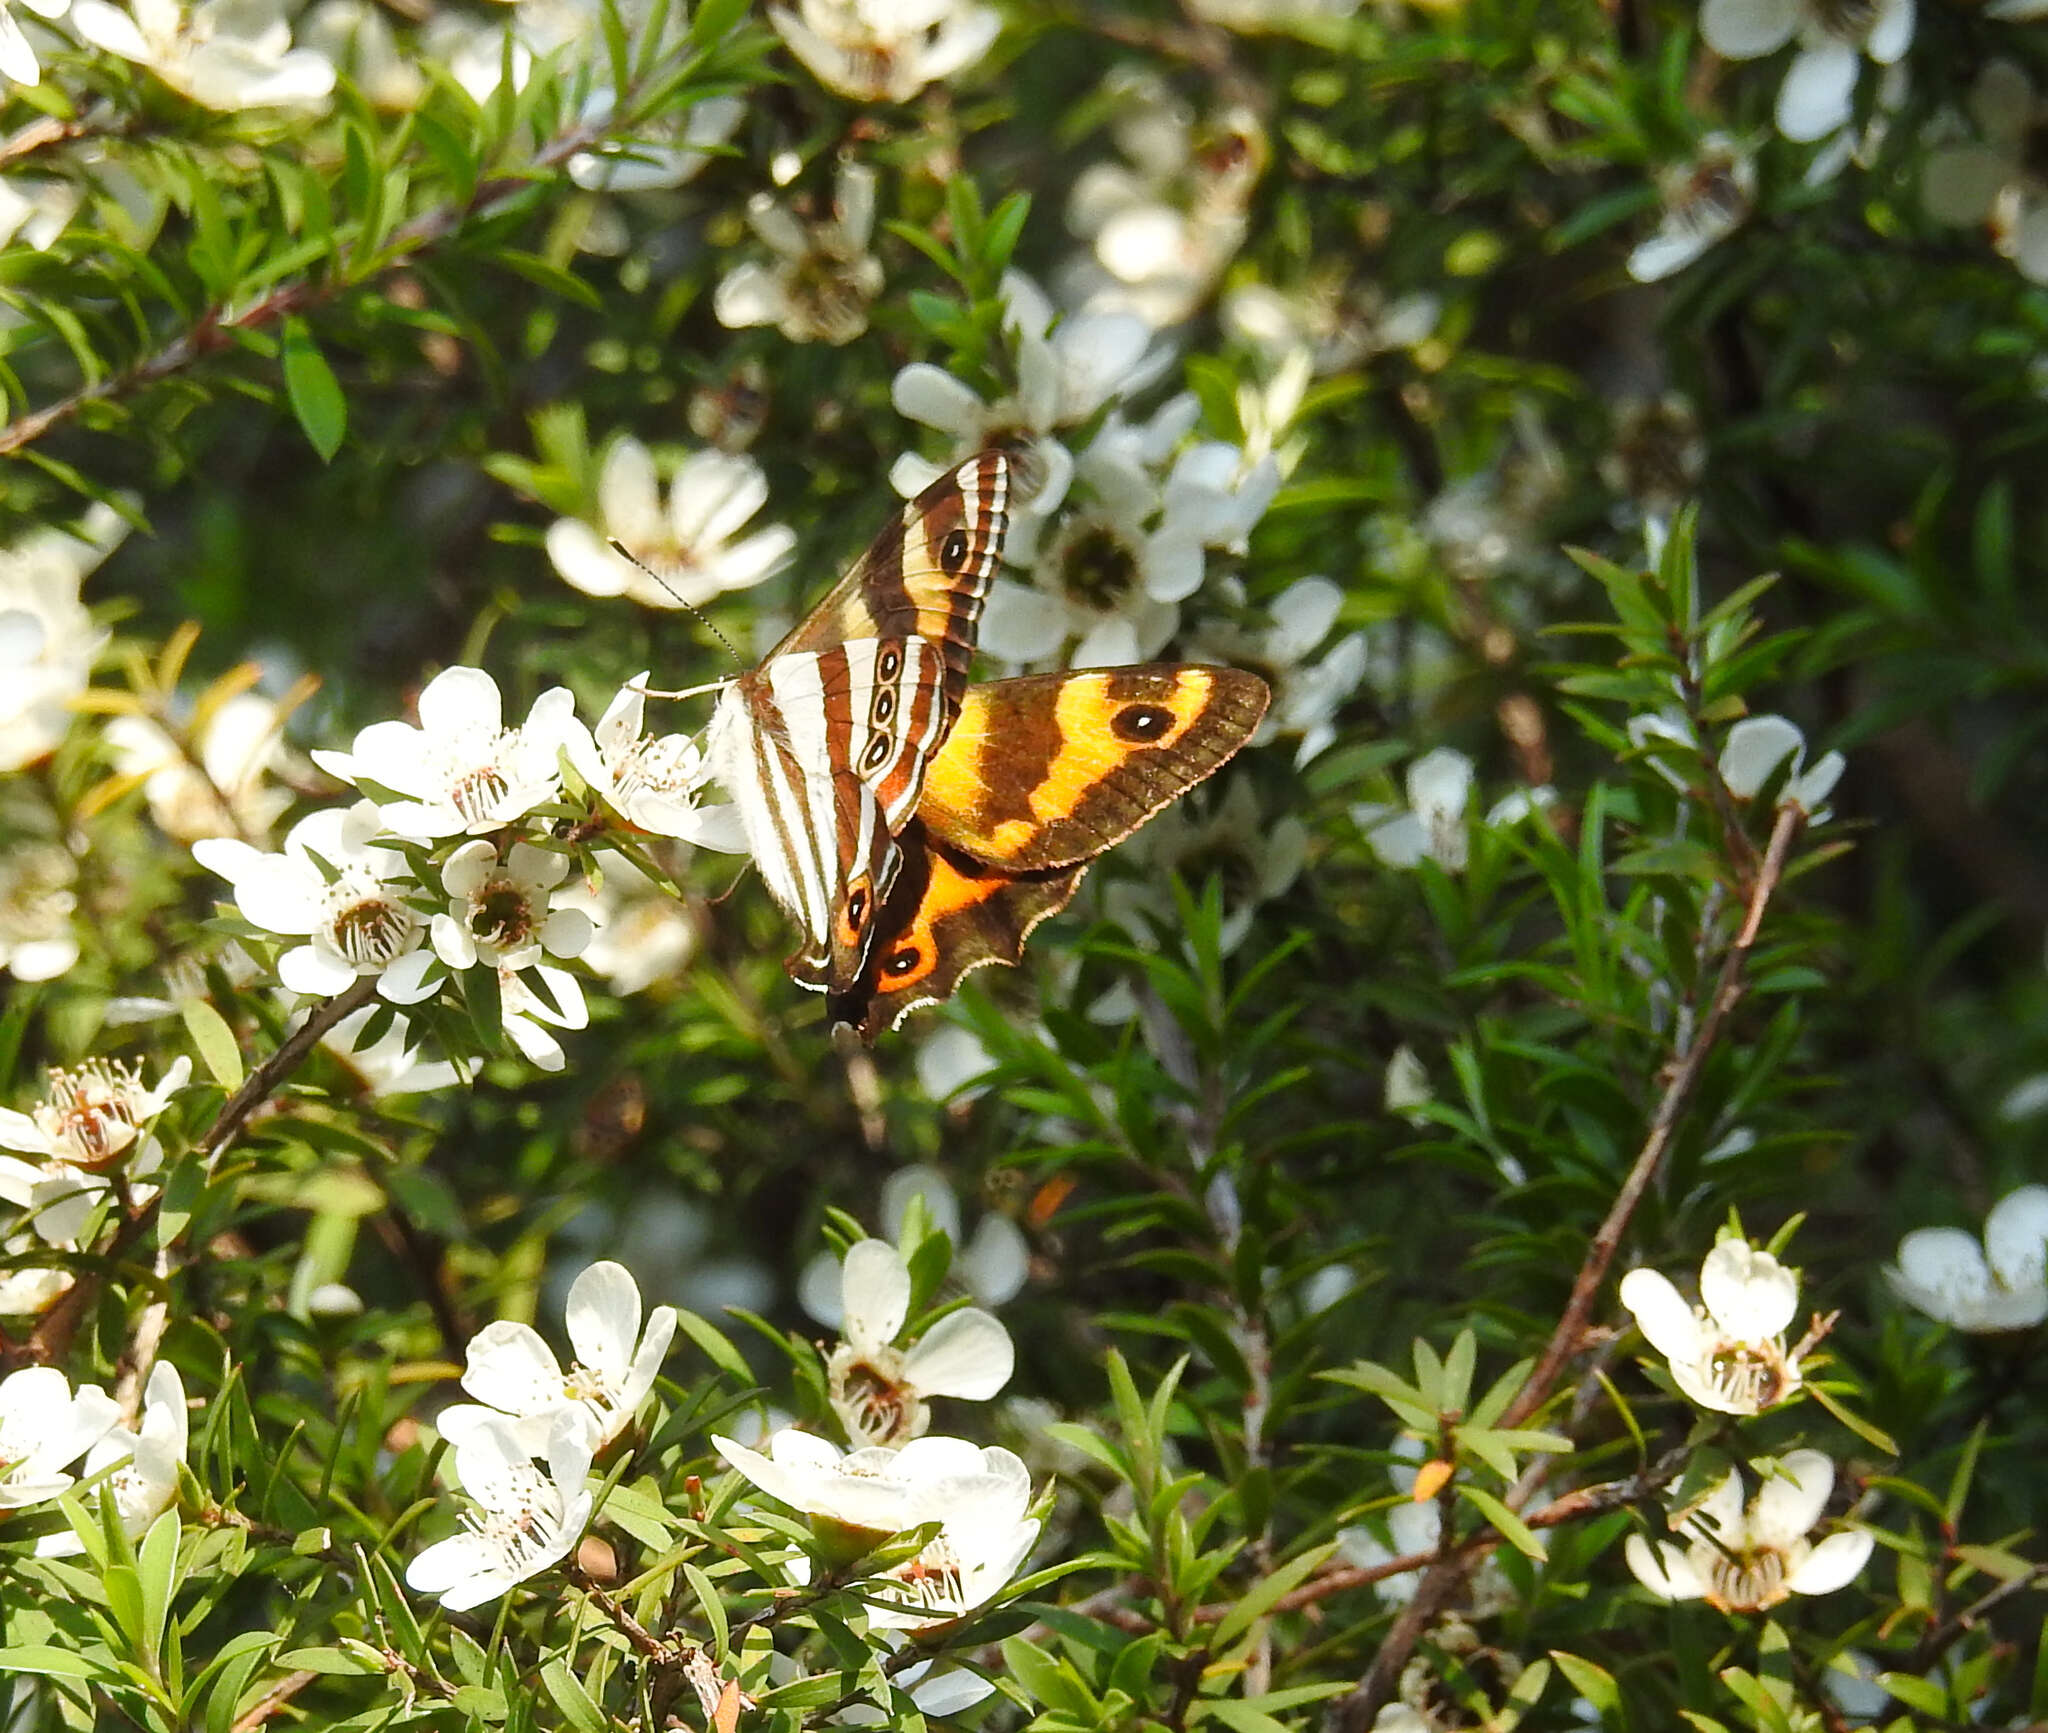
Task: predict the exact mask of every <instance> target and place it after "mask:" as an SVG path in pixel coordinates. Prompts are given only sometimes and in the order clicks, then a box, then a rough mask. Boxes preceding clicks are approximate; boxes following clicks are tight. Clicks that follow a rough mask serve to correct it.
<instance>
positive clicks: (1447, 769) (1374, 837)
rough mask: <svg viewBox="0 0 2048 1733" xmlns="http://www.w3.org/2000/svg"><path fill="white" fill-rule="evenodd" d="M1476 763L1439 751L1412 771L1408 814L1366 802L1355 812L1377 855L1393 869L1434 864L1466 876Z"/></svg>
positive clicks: (1418, 762) (1441, 748)
mask: <svg viewBox="0 0 2048 1733" xmlns="http://www.w3.org/2000/svg"><path fill="white" fill-rule="evenodd" d="M1472 769H1473V766H1472V760H1471V759H1469V758H1467V757H1466V756H1465V755H1464V753H1462V752H1459V751H1457V750H1456V749H1455V748H1453V747H1449V746H1439V747H1437V748H1436V750H1435V751H1433V752H1426V753H1424V754H1423V755H1422V756H1421V757H1420V758H1418V759H1416V760H1415V762H1414V763H1413V764H1411V765H1409V766H1408V808H1407V810H1406V811H1403V810H1402V809H1401V808H1399V807H1397V806H1388V805H1385V804H1384V803H1382V802H1378V801H1367V802H1364V803H1362V804H1361V805H1358V806H1354V807H1353V808H1352V809H1351V816H1352V818H1353V820H1354V821H1355V822H1356V823H1357V824H1358V826H1359V828H1360V829H1362V830H1363V831H1364V832H1365V840H1366V841H1367V842H1368V843H1370V844H1371V845H1372V851H1373V853H1374V854H1376V855H1378V856H1379V857H1380V859H1381V860H1383V861H1385V862H1386V863H1387V865H1388V866H1395V867H1412V866H1416V865H1419V864H1420V863H1421V862H1422V861H1423V860H1425V859H1427V860H1433V861H1435V862H1436V863H1437V865H1438V866H1440V867H1442V868H1443V869H1444V871H1445V872H1453V873H1455V872H1463V871H1464V870H1465V863H1466V862H1467V860H1469V859H1470V858H1471V834H1470V831H1469V830H1468V828H1467V825H1466V816H1465V815H1466V808H1467V807H1468V806H1469V805H1470V803H1471V799H1472Z"/></svg>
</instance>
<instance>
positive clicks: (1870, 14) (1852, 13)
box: [1811, 0, 1877, 42]
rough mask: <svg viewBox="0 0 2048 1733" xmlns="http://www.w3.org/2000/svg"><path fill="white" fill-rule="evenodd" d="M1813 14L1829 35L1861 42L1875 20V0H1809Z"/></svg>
mask: <svg viewBox="0 0 2048 1733" xmlns="http://www.w3.org/2000/svg"><path fill="white" fill-rule="evenodd" d="M1811 3H1812V6H1813V15H1814V17H1815V18H1816V19H1818V20H1819V22H1820V27H1821V28H1822V29H1823V30H1825V31H1826V32H1827V33H1828V34H1829V35H1830V36H1833V37H1837V38H1839V39H1840V40H1841V41H1843V42H1861V41H1862V40H1863V39H1864V37H1866V36H1868V35H1869V34H1870V27H1871V26H1872V25H1873V24H1875V23H1876V22H1877V0H1811Z"/></svg>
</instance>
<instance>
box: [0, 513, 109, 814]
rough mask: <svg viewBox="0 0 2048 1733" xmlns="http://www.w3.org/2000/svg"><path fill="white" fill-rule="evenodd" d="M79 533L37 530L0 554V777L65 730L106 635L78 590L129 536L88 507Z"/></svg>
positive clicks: (45, 750) (42, 752)
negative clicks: (72, 701)
mask: <svg viewBox="0 0 2048 1733" xmlns="http://www.w3.org/2000/svg"><path fill="white" fill-rule="evenodd" d="M80 529H81V532H82V533H81V534H79V535H75V536H74V535H69V534H66V533H65V532H64V531H62V530H55V529H39V530H34V531H31V532H30V533H29V534H28V535H26V536H24V537H23V538H22V539H21V540H19V541H17V542H15V543H13V544H11V545H10V546H7V547H4V548H0V773H4V772H6V771H10V770H20V769H22V768H23V767H24V766H26V765H30V764H34V763H35V762H36V761H37V760H38V759H41V758H44V757H46V756H47V755H48V754H49V753H50V751H51V750H52V749H53V748H54V747H55V746H56V744H57V742H58V741H60V740H62V739H63V738H64V734H65V731H66V730H67V729H68V728H69V727H70V726H71V714H72V713H71V700H72V699H73V698H75V697H77V695H78V694H79V693H81V692H83V691H84V690H85V687H86V682H87V681H88V680H90V679H91V678H92V667H93V663H94V662H95V661H97V660H98V658H99V653H100V651H101V650H102V649H104V648H105V647H106V642H107V634H106V633H105V632H104V631H102V630H101V629H100V628H99V627H98V626H97V625H95V624H94V623H93V618H92V615H91V614H90V613H88V612H87V610H86V607H85V604H84V603H83V602H82V601H80V600H79V597H78V591H79V585H80V584H81V583H83V582H84V580H85V577H86V574H87V573H89V572H90V571H92V569H93V568H94V567H95V566H97V565H98V564H99V563H100V561H101V560H103V559H105V558H106V557H107V555H108V554H109V553H111V552H112V551H113V550H114V549H115V548H116V547H117V546H119V545H120V542H121V539H122V537H123V536H125V535H126V534H127V533H128V526H127V525H126V523H124V522H123V521H122V519H121V518H120V517H119V516H118V515H117V514H116V513H115V512H114V511H113V509H112V508H111V507H108V506H103V505H95V506H94V507H93V508H92V509H91V510H90V511H89V512H87V513H86V515H85V518H84V520H83V522H82V523H81V525H80Z"/></svg>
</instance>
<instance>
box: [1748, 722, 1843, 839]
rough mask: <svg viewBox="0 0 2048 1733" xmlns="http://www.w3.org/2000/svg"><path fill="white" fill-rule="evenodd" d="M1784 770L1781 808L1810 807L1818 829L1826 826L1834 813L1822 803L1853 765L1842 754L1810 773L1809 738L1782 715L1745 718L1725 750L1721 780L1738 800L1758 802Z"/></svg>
mask: <svg viewBox="0 0 2048 1733" xmlns="http://www.w3.org/2000/svg"><path fill="white" fill-rule="evenodd" d="M1788 760H1789V761H1790V762H1789V763H1787V761H1788ZM1781 765H1782V766H1784V767H1785V785H1784V787H1783V788H1781V789H1780V790H1779V791H1778V804H1779V805H1780V806H1799V807H1802V808H1804V809H1805V811H1806V813H1807V815H1808V817H1809V819H1810V820H1811V821H1812V822H1813V823H1814V824H1822V823H1824V822H1826V820H1827V817H1828V812H1827V808H1826V807H1824V806H1822V805H1821V802H1822V801H1824V800H1826V799H1827V797H1828V795H1829V794H1830V793H1831V792H1833V789H1834V786H1835V784H1836V783H1837V782H1839V781H1840V780H1841V777H1842V771H1843V770H1844V769H1845V768H1846V766H1847V760H1845V759H1844V758H1843V757H1842V755H1841V754H1840V753H1839V752H1830V753H1828V754H1827V755H1826V756H1825V757H1823V758H1821V759H1820V760H1819V762H1817V763H1816V764H1815V765H1814V767H1813V768H1812V769H1811V770H1808V769H1807V768H1806V736H1805V735H1804V734H1802V733H1800V731H1799V729H1798V727H1797V725H1795V724H1794V723H1791V722H1788V721H1786V720H1785V718H1784V717H1782V716H1745V717H1744V718H1743V719H1742V720H1741V721H1740V722H1738V723H1736V724H1735V726H1734V727H1733V728H1731V729H1729V730H1728V738H1727V740H1726V741H1724V742H1723V743H1722V747H1721V780H1722V781H1723V782H1724V783H1726V784H1727V786H1728V792H1729V793H1730V794H1732V795H1734V796H1735V797H1736V799H1738V800H1750V799H1753V798H1754V797H1755V795H1756V793H1757V791H1758V790H1759V789H1761V788H1762V787H1763V785H1764V784H1765V783H1766V782H1768V781H1769V780H1770V779H1771V777H1772V776H1773V775H1775V774H1776V773H1777V771H1778V769H1779V767H1780V766H1781Z"/></svg>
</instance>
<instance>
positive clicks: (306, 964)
mask: <svg viewBox="0 0 2048 1733" xmlns="http://www.w3.org/2000/svg"><path fill="white" fill-rule="evenodd" d="M277 978H278V979H279V980H280V981H282V982H283V983H284V984H285V985H286V986H287V987H289V988H290V989H291V990H292V991H293V992H294V993H304V994H305V995H307V997H309V998H314V999H330V998H332V997H333V996H334V995H335V994H336V993H340V992H344V991H346V990H347V989H348V988H349V987H351V986H353V985H354V984H355V979H356V972H355V970H353V969H352V968H350V967H349V966H348V964H346V963H345V962H343V961H342V960H341V958H340V957H338V956H336V955H335V954H334V953H333V952H331V951H323V950H320V949H319V948H318V947H317V946H314V945H300V946H298V947H296V948H295V949H293V950H289V951H287V952H285V954H284V955H283V956H281V957H280V958H278V960H277Z"/></svg>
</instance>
